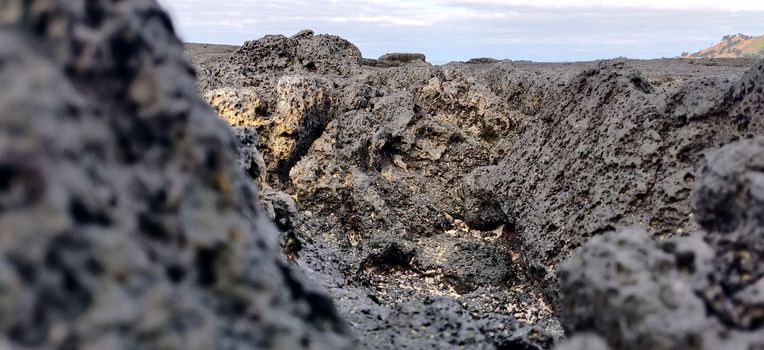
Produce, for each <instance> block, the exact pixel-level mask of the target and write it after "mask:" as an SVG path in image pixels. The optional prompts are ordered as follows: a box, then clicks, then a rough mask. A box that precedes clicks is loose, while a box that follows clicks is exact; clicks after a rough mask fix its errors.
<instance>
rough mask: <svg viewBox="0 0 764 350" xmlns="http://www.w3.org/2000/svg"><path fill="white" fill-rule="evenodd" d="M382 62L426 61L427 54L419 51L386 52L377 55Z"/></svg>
mask: <svg viewBox="0 0 764 350" xmlns="http://www.w3.org/2000/svg"><path fill="white" fill-rule="evenodd" d="M379 60H380V61H382V62H398V63H409V62H413V61H422V62H425V61H427V56H425V55H423V54H421V53H388V54H384V55H382V56H380V57H379Z"/></svg>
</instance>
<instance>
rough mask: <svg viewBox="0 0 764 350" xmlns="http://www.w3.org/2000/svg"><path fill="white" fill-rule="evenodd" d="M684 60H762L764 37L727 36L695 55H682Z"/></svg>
mask: <svg viewBox="0 0 764 350" xmlns="http://www.w3.org/2000/svg"><path fill="white" fill-rule="evenodd" d="M682 57H685V58H762V57H764V35H762V36H748V35H743V34H737V35H727V36H725V37H724V38H722V41H721V42H720V43H718V44H716V45H714V46H711V47H709V48H707V49H705V50H700V51H698V52H696V53H693V54H689V53H686V52H685V53H683V54H682Z"/></svg>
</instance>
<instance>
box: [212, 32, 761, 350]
mask: <svg viewBox="0 0 764 350" xmlns="http://www.w3.org/2000/svg"><path fill="white" fill-rule="evenodd" d="M297 37H298V38H303V39H289V40H308V38H311V37H312V36H311V34H310V33H309V32H305V33H302V34H300V35H298V36H297ZM261 40H266V39H261ZM268 40H273V39H267V40H266V41H268ZM262 54H263V53H262V52H259V51H257V52H253V53H252V54H251V55H250V56H251V58H237V59H232V60H228V61H227V62H225V63H223V64H221V65H220V67H219V69H218V71H219V72H223V73H224V74H223V75H221V76H225V79H223V80H220V79H219V78H218V77H211V76H208V75H205V74H204V73H203V74H201V75H200V79H199V86H200V87H202V88H203V89H204V87H209V89H206V91H205V92H206V93H205V98H206V99H207V101H208V102H210V103H211V104H212V106H213V107H214V108H215V109H216V110H217V111H218V112H219V114H220V116H221V117H222V118H223V119H225V120H227V121H228V122H229V124H230V125H231V126H232V127H234V128H235V129H237V130H250V129H251V130H255V131H256V132H257V133H258V134H259V141H258V142H257V143H258V145H257V147H258V151H257V154H260V155H261V157H257V156H256V155H257V154H255V152H250V153H247V154H246V157H243V158H246V159H249V158H252V159H255V160H257V159H262V165H263V166H262V168H263V169H265V171H264V172H257V171H256V172H254V174H252V176H253V178H255V179H257V181H262V182H264V183H265V185H266V186H270V187H272V188H273V190H275V191H280V192H284V193H286V194H288V195H289V196H291V197H292V198H293V199H294V202H295V205H296V208H297V210H298V211H299V212H300V214H301V215H299V219H298V220H297V221H298V224H297V225H296V227H292V226H294V225H290V226H289V227H283V228H282V231H287V232H285V234H286V235H293V236H294V237H289V239H288V240H289V241H295V240H297V241H299V243H300V246H301V248H302V250H301V251H300V252H299V257H298V258H296V260H295V263H296V264H298V265H299V266H300V267H302V268H303V269H304V270H305V271H306V272H307V274H308V275H309V276H311V277H312V278H313V279H314V280H316V281H319V282H320V283H321V284H322V285H323V286H324V287H325V288H326V289H328V290H329V292H330V294H331V295H332V296H333V297H334V298H335V299H336V300H337V305H338V308H339V310H340V313H341V314H342V315H343V316H344V317H345V318H346V319H347V320H348V322H349V323H350V324H351V325H352V326H353V329H354V330H355V331H356V336H357V338H358V340H359V342H360V343H361V344H362V345H364V346H367V347H369V348H373V349H385V348H390V347H396V346H397V347H403V346H408V347H412V348H416V347H417V346H419V347H421V346H435V347H443V346H460V345H461V346H465V347H468V348H469V347H476V348H480V347H482V348H499V349H503V348H527V349H549V348H552V347H553V346H554V344H555V343H556V342H558V341H559V340H560V338H561V337H562V336H563V330H562V325H561V324H560V321H562V322H564V324H565V326H567V328H568V330H570V331H574V332H575V333H572V334H571V335H573V338H572V339H571V340H570V341H569V342H566V343H564V344H562V345H561V346H563V347H567V348H587V347H589V346H590V347H592V348H602V349H605V348H608V347H611V348H619V347H620V346H623V347H626V348H629V347H631V348H638V347H639V346H655V347H659V348H660V347H664V346H667V347H671V346H687V347H690V348H692V347H693V346H694V345H695V344H697V343H696V340H698V339H700V340H699V341H702V344H703V346H706V348H713V346H714V344H718V345H719V346H734V345H737V344H747V345H751V344H756V339H755V337H754V336H755V335H756V333H754V332H752V330H753V329H755V328H756V327H759V324H758V323H757V322H759V321H758V320H759V319H760V316H759V315H760V312H759V306H758V305H760V298H759V294H757V293H758V289H757V288H758V287H757V286H758V282H756V280H755V279H756V277H757V276H755V275H752V274H748V272H755V271H757V270H755V268H751V267H750V265H746V264H748V263H749V261H748V260H746V259H747V257H748V256H753V254H746V252H745V251H743V252H741V251H737V250H736V248H733V247H735V245H734V244H733V245H732V246H731V247H726V248H716V243H713V242H712V240H709V241H707V242H704V241H702V240H700V239H690V240H684V239H683V240H675V238H676V237H681V236H687V235H698V234H697V232H698V230H699V226H698V224H697V223H696V217H694V216H693V215H695V214H694V213H693V209H692V206H691V202H692V200H691V193H692V191H693V187H694V186H695V185H696V183H698V181H701V180H699V179H700V176H701V170H700V169H701V168H700V167H701V166H702V165H703V164H704V163H705V161H706V159H705V157H706V155H707V154H710V153H711V152H713V151H714V150H717V149H719V148H720V147H722V146H724V145H726V144H729V143H730V142H734V141H738V140H742V139H746V138H748V137H749V136H755V135H761V134H762V133H763V132H764V130H762V129H761V126H760V124H759V118H758V116H757V114H756V113H751V112H752V111H755V110H756V108H757V106H758V102H757V100H756V96H757V95H756V93H757V92H756V91H757V88H756V86H758V85H756V84H757V81H758V78H757V76H758V75H757V73H756V72H757V70H756V69H759V68H755V69H754V70H752V71H750V72H749V73H748V74H747V75H745V77H744V78H743V79H742V80H741V77H742V76H743V75H744V74H745V72H746V71H748V70H749V66H750V64H751V62H748V61H713V60H712V61H709V62H710V63H713V65H708V66H705V65H704V66H698V65H695V64H693V63H692V62H690V61H682V60H655V61H631V60H625V59H617V60H610V61H599V62H577V63H533V62H523V61H501V62H491V61H489V60H485V61H484V62H483V61H481V62H483V63H481V64H466V63H459V62H452V63H451V64H448V65H446V66H432V65H429V64H427V63H426V62H419V61H418V60H415V61H411V62H409V63H405V64H404V63H400V62H394V63H390V64H389V66H386V65H387V64H382V62H383V61H379V60H361V63H360V64H356V63H355V62H350V63H347V65H346V66H344V68H339V69H335V70H331V71H327V72H318V71H311V70H307V69H304V68H301V66H299V65H298V66H297V67H298V68H294V66H290V67H287V68H283V69H282V68H263V69H260V68H257V69H251V68H252V67H255V66H256V65H257V63H256V60H257V59H259V58H258V57H263V55H262ZM340 58H341V57H338V58H337V59H338V62H340V61H341V60H340ZM239 59H241V62H243V63H237V61H236V60H239ZM200 61H202V60H200ZM270 61H272V60H271V58H268V57H266V59H265V62H270ZM246 62H250V63H246ZM248 67H249V68H248ZM247 69H250V70H247ZM199 70H200V71H201V72H205V71H207V70H209V71H214V70H215V68H214V67H212V68H210V67H209V66H207V65H203V66H202V67H200V69H199ZM240 72H244V73H242V74H239V73H240ZM343 72H344V73H343ZM223 82H224V83H223ZM296 82H299V84H298V83H296ZM749 82H750V83H749ZM751 86H752V87H751ZM741 101H742V102H741ZM744 101H750V102H744ZM730 106H738V107H734V108H736V109H734V110H733V107H730ZM735 110H739V111H738V112H734V111H735ZM746 121H747V122H746ZM240 134H242V135H246V132H242V133H240ZM245 141H246V143H247V146H246V147H247V148H249V149H252V148H254V147H255V145H254V144H255V142H252V138H246V140H245ZM285 160H287V161H285ZM244 164H245V165H246V164H250V166H249V167H247V169H257V168H259V166H252V164H255V165H258V164H261V162H259V161H250V162H244ZM742 168H744V167H741V169H742ZM733 187H734V186H731V187H730V188H733ZM735 188H737V187H735ZM738 195H739V194H738ZM282 197H283V196H282ZM283 198H286V197H283ZM740 198H744V197H740ZM708 203H709V204H712V203H713V201H709V202H708ZM743 203H748V202H743ZM747 205H748V204H744V205H743V204H741V206H745V207H746V208H748V206H747ZM710 210H711V211H715V210H716V209H710ZM745 215H749V214H745ZM274 216H277V215H274ZM289 217H293V215H289ZM634 225H636V226H641V227H642V228H643V229H634V230H630V231H628V232H630V233H631V235H626V237H627V238H625V239H621V238H620V236H619V238H617V239H616V238H612V237H611V236H608V235H607V234H608V233H609V232H612V231H619V230H622V229H624V228H626V227H630V226H634ZM700 235H702V234H700ZM592 237H601V238H599V240H595V241H592V242H591V244H592V245H593V246H588V245H586V244H587V242H589V241H590V240H591V239H592ZM709 237H710V236H709ZM656 239H657V241H656ZM754 239H755V240H756V239H758V238H754ZM664 240H668V241H664ZM663 242H666V243H663ZM742 242H744V243H746V241H742ZM752 242H753V241H752ZM748 243H750V242H748ZM583 245H586V247H587V248H584V250H585V251H586V253H582V254H579V255H574V254H575V252H576V249H577V248H579V247H581V246H583ZM621 246H623V247H626V248H623V249H619V247H621ZM747 247H750V248H751V249H757V248H756V246H755V245H747ZM717 249H718V251H719V252H723V251H725V249H727V251H728V252H730V253H731V254H728V255H729V256H730V257H735V258H734V259H737V260H735V261H737V262H736V263H734V264H732V265H730V266H731V267H730V266H727V265H724V264H722V263H721V262H722V261H723V260H724V259H721V260H718V261H719V264H720V265H719V266H722V267H724V266H727V268H733V270H732V271H733V272H735V273H734V274H732V275H730V278H729V280H725V279H724V278H721V277H719V275H718V273H719V272H718V271H717V270H716V269H715V268H712V267H709V264H716V263H717V259H720V258H718V257H716V254H715V253H714V252H715V251H716V250H717ZM709 252H710V253H709ZM732 252H734V253H732ZM599 253H602V256H599V255H598V254H599ZM571 256H574V258H573V259H572V260H571V262H569V263H568V264H566V265H565V266H572V267H571V268H566V270H565V271H570V272H569V273H568V274H566V275H565V276H566V277H565V278H564V279H563V280H562V281H561V283H560V284H558V282H560V281H558V280H557V279H556V277H555V276H554V275H553V272H554V271H555V270H556V269H557V267H558V266H559V264H560V263H562V262H563V261H566V260H567V259H568V258H570V257H571ZM621 258H623V259H625V261H627V262H628V265H626V267H625V268H623V269H620V270H619V269H618V268H617V267H615V265H613V264H612V261H614V260H615V261H618V259H621ZM755 259H758V258H755ZM755 259H754V260H751V261H754V262H755V261H758V260H755ZM736 264H737V265H736ZM663 268H665V269H663ZM688 269H696V271H698V272H693V273H688V272H686V271H687V270H688ZM621 270H622V271H621ZM702 271H705V272H707V273H710V274H711V275H710V277H709V276H708V274H704V273H703V272H702ZM619 273H621V274H622V275H623V276H625V277H626V278H627V279H628V278H632V277H634V278H638V280H636V282H634V283H632V284H629V283H630V282H629V281H626V282H624V281H623V280H620V279H618V278H613V275H614V274H619ZM751 279H753V280H751ZM738 280H739V281H738ZM743 280H745V281H743ZM740 281H743V282H744V283H742V284H741V283H740ZM675 285H676V286H677V288H679V289H678V290H672V289H670V288H673V287H674V286H675ZM631 286H635V287H634V288H635V289H634V290H632V289H630V287H631ZM729 288H731V289H729ZM738 288H739V290H738ZM664 289H668V290H667V291H665V292H664ZM559 292H562V293H563V294H562V298H559V297H558V296H559V295H558V294H559ZM661 292H662V293H663V294H664V295H665V296H666V300H662V299H656V297H655V296H654V294H656V293H657V294H660V293H661ZM707 292H708V293H707ZM576 293H578V294H576ZM608 293H612V295H611V294H608ZM571 296H573V297H571ZM611 297H612V298H611ZM675 299H677V300H679V301H676V300H675ZM571 300H572V301H571ZM632 301H633V303H632ZM457 305H458V306H457ZM444 310H455V311H454V312H443V311H444ZM675 311H676V312H675ZM688 315H689V316H688ZM560 316H563V317H562V318H561V319H558V317H560ZM653 316H654V317H658V318H662V319H661V320H659V321H656V322H655V323H654V324H652V323H650V322H648V321H647V320H650V319H651V317H653ZM685 316H688V317H689V320H687V319H686V318H685ZM640 320H645V321H640ZM445 325H449V327H450V328H447V327H446V326H445ZM629 326H633V327H629ZM704 327H705V329H708V330H709V331H708V334H705V333H704V334H701V333H702V331H701V330H702V329H704ZM446 328H447V329H446ZM444 329H445V331H444ZM720 332H722V333H724V332H726V333H728V334H730V336H731V337H729V339H723V338H722V337H721V336H720ZM699 334H700V335H699ZM698 337H700V338H698ZM715 342H716V343H715ZM446 344H448V345H446Z"/></svg>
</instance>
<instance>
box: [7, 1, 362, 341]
mask: <svg viewBox="0 0 764 350" xmlns="http://www.w3.org/2000/svg"><path fill="white" fill-rule="evenodd" d="M0 23H1V24H2V27H1V28H0V82H2V84H3V86H4V88H3V89H2V90H0V106H1V107H2V108H0V347H3V348H6V347H9V348H25V349H41V348H49V349H80V348H87V349H119V348H124V349H213V348H217V349H245V348H246V349H252V348H264V349H302V348H305V349H338V348H351V347H352V343H351V340H350V337H349V336H348V334H349V332H348V329H347V327H346V326H345V323H344V322H343V321H342V320H341V319H340V317H339V316H338V315H337V314H336V313H335V311H334V307H333V305H332V302H331V301H330V299H329V298H328V297H326V296H325V295H324V294H323V293H322V292H320V291H318V290H317V289H315V288H313V287H311V286H310V285H309V284H308V283H306V282H305V279H304V278H303V277H302V275H301V274H300V273H299V272H296V270H294V269H293V268H291V267H289V266H288V265H287V264H286V263H285V262H284V261H283V258H281V257H280V253H279V252H278V246H277V231H276V229H275V228H274V227H273V225H272V224H271V223H270V222H269V220H268V219H267V218H266V217H265V215H264V213H263V212H262V211H261V210H260V209H259V208H258V206H257V204H256V203H257V190H256V188H255V186H254V185H253V184H252V181H251V180H249V179H247V178H246V177H245V175H244V174H243V173H242V171H241V170H240V167H239V165H238V163H237V159H236V154H237V153H238V147H239V145H238V142H237V140H236V139H235V138H234V137H233V135H232V133H231V131H230V130H229V129H228V128H227V127H226V126H225V125H224V124H223V123H222V122H221V121H219V120H218V119H217V118H216V117H215V114H214V112H212V111H211V110H210V109H209V108H208V107H207V106H206V105H205V104H204V103H203V102H202V100H201V99H200V98H199V97H198V95H197V89H196V86H195V84H194V75H193V69H192V68H191V67H190V65H189V64H187V63H186V62H185V60H184V57H183V49H182V45H181V43H180V42H179V41H178V39H177V38H176V37H175V35H174V33H173V28H172V25H171V23H170V21H169V18H168V17H167V15H166V14H165V13H164V12H162V10H161V9H160V8H159V7H158V6H157V5H156V3H155V2H154V1H149V0H133V1H108V0H95V1H84V0H32V1H22V0H6V1H0ZM245 152H247V151H246V150H245ZM252 162H254V163H257V162H256V161H252ZM259 170H260V169H258V170H257V171H259ZM250 175H252V176H253V177H256V172H255V171H254V170H253V171H252V172H250ZM274 208H275V209H274V210H275V212H276V213H279V212H281V211H282V207H281V206H280V205H275V206H274ZM285 224H289V222H285Z"/></svg>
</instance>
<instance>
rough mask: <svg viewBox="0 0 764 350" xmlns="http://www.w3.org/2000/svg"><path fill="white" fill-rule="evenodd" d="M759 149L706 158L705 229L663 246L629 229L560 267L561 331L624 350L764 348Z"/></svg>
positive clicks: (745, 145) (762, 143)
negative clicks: (589, 334) (583, 334)
mask: <svg viewBox="0 0 764 350" xmlns="http://www.w3.org/2000/svg"><path fill="white" fill-rule="evenodd" d="M762 151H764V138H756V139H752V140H745V141H740V142H736V143H732V144H729V145H727V146H725V147H723V148H722V149H721V150H719V151H718V152H714V153H713V154H712V155H710V156H709V157H708V159H707V160H706V162H705V165H704V167H703V169H702V171H701V172H700V179H699V181H698V183H697V186H696V188H695V191H694V198H693V208H694V211H695V215H696V218H697V220H698V222H699V223H700V225H701V227H702V228H703V229H704V230H705V232H704V231H701V232H697V233H694V235H695V236H692V237H678V238H675V239H672V240H669V241H666V242H662V243H659V242H656V241H654V240H653V239H651V238H650V237H649V236H648V235H647V234H646V232H644V231H641V230H624V231H621V232H619V233H617V234H610V235H606V236H603V237H596V238H593V239H592V240H590V241H589V242H588V243H586V245H585V246H584V247H583V249H581V250H580V251H579V252H578V253H577V254H576V256H575V257H574V258H572V259H571V260H569V261H568V262H566V263H565V264H564V265H562V267H561V268H560V272H559V282H560V294H561V299H560V300H561V315H562V317H563V321H564V324H565V325H566V326H567V327H569V329H570V330H572V331H573V332H594V333H596V334H599V335H601V336H602V337H603V338H604V339H606V340H607V341H608V343H609V344H610V345H611V346H612V347H614V348H622V349H643V348H650V349H676V348H695V349H719V348H730V349H732V348H734V349H754V348H758V347H761V346H764V332H763V330H764V329H762V327H764V322H763V321H764V307H763V306H764V303H763V301H764V298H762V295H764V282H762V281H764V278H762V275H764V272H763V271H762V270H761V269H760V265H761V264H760V263H759V262H760V261H761V259H762V241H764V237H763V236H762V234H761V232H762V227H764V225H762V224H764V223H763V222H762V221H761V217H762V215H761V214H762V208H764V201H762V200H761V196H760V193H759V192H761V191H760V188H762V179H764V176H762V174H761V169H762V160H763V158H762V154H764V152H762ZM700 237H703V239H702V240H701V238H700Z"/></svg>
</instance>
